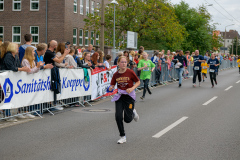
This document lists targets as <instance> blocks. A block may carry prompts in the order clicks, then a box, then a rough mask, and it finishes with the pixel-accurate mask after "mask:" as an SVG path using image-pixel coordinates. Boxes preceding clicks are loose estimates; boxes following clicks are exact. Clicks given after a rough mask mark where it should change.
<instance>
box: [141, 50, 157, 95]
mask: <svg viewBox="0 0 240 160" xmlns="http://www.w3.org/2000/svg"><path fill="white" fill-rule="evenodd" d="M142 56H143V59H142V60H140V61H139V63H138V70H139V71H141V74H140V79H141V80H143V83H144V88H143V95H142V97H140V98H141V99H142V100H143V99H144V98H145V94H146V90H147V91H148V93H149V94H152V92H151V91H150V89H149V88H148V84H149V80H150V78H151V74H152V72H153V70H154V69H155V64H154V63H153V62H152V61H151V60H148V54H147V53H146V52H143V55H142Z"/></svg>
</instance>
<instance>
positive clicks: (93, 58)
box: [91, 52, 100, 67]
mask: <svg viewBox="0 0 240 160" xmlns="http://www.w3.org/2000/svg"><path fill="white" fill-rule="evenodd" d="M99 58H100V56H99V53H98V52H95V53H93V55H92V58H91V60H92V63H93V64H94V65H95V67H98V65H99V64H98V60H99Z"/></svg>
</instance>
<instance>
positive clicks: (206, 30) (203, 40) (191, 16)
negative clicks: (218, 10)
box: [174, 1, 214, 54]
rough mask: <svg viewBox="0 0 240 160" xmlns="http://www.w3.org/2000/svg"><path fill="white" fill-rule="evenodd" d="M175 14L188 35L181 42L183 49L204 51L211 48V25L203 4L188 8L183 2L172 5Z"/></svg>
mask: <svg viewBox="0 0 240 160" xmlns="http://www.w3.org/2000/svg"><path fill="white" fill-rule="evenodd" d="M174 8H175V14H176V15H177V17H178V20H179V23H180V24H181V25H182V26H183V27H184V28H186V32H187V33H188V35H187V36H186V37H185V41H184V43H183V44H182V48H183V50H190V51H194V50H196V49H198V50H200V53H202V54H203V53H204V52H205V51H206V50H212V48H213V47H212V41H213V38H212V37H213V36H212V32H213V29H214V28H213V26H210V25H209V22H210V19H211V16H210V14H209V13H208V12H207V10H206V8H205V7H204V6H200V7H199V8H197V9H195V8H190V7H189V5H188V4H187V3H185V2H183V1H182V2H181V3H180V4H177V5H175V6H174Z"/></svg>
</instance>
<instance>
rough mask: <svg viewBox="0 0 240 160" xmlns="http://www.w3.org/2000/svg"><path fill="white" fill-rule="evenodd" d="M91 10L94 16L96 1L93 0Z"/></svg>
mask: <svg viewBox="0 0 240 160" xmlns="http://www.w3.org/2000/svg"><path fill="white" fill-rule="evenodd" d="M91 11H92V14H93V16H94V1H92V6H91Z"/></svg>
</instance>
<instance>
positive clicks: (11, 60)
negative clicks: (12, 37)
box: [1, 43, 30, 72]
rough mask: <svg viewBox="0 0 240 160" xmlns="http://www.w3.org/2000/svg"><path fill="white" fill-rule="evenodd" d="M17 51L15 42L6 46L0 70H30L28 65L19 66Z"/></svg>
mask: <svg viewBox="0 0 240 160" xmlns="http://www.w3.org/2000/svg"><path fill="white" fill-rule="evenodd" d="M17 53H18V45H17V44H16V43H9V45H8V47H7V53H6V54H5V55H4V56H3V58H2V63H1V68H2V70H12V71H14V72H17V71H24V72H30V69H29V68H28V67H21V64H20V61H19V58H18V56H17Z"/></svg>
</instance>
